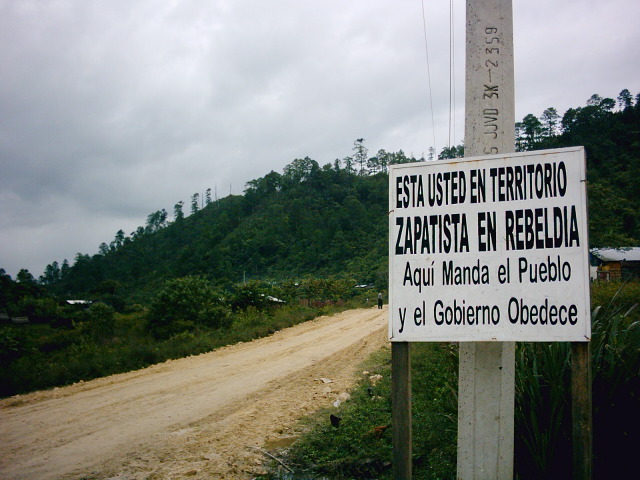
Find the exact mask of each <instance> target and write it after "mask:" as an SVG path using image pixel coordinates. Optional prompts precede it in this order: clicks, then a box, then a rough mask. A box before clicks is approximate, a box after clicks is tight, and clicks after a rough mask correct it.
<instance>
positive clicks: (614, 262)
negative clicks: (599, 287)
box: [589, 247, 640, 281]
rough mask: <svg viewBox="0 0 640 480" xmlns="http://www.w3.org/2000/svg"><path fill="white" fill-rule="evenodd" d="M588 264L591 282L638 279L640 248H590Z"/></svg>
mask: <svg viewBox="0 0 640 480" xmlns="http://www.w3.org/2000/svg"><path fill="white" fill-rule="evenodd" d="M589 262H590V264H591V267H592V274H591V278H592V280H594V279H597V280H605V281H608V280H629V279H632V278H635V279H640V247H625V248H592V249H591V250H590V251H589ZM594 267H595V269H594ZM594 270H595V271H594ZM594 277H595V278H594Z"/></svg>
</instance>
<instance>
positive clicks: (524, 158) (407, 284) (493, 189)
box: [389, 147, 591, 342]
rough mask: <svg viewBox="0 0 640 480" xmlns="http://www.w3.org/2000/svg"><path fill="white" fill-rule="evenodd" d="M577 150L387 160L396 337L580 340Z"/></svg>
mask: <svg viewBox="0 0 640 480" xmlns="http://www.w3.org/2000/svg"><path fill="white" fill-rule="evenodd" d="M585 182H586V179H585V155H584V149H583V148H582V147H574V148H564V149H557V150H545V151H538V152H526V153H513V154H508V155H500V156H498V155H494V156H483V157H475V158H464V159H455V160H447V161H437V162H427V163H419V164H416V163H413V164H402V165H393V166H391V167H390V168H389V212H390V213H389V232H390V234H389V280H390V281H389V288H390V295H389V297H390V304H389V311H390V313H389V316H390V321H389V337H390V338H391V340H392V341H402V342H415V341H474V342H478V341H524V342H526V341H587V340H588V339H589V337H590V336H591V321H590V311H589V308H590V304H589V263H588V238H587V214H586V183H585Z"/></svg>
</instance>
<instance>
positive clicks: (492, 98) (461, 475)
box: [458, 0, 515, 480]
mask: <svg viewBox="0 0 640 480" xmlns="http://www.w3.org/2000/svg"><path fill="white" fill-rule="evenodd" d="M466 36H467V41H466V104H465V139H464V140H465V141H464V148H465V156H466V157H473V156H478V155H489V154H501V153H505V154H507V153H512V152H514V151H515V100H514V80H513V78H514V76H513V10H512V0H467V30H466ZM514 394H515V343H514V342H461V343H460V369H459V385H458V479H462V480H468V479H478V480H479V479H509V480H511V479H512V478H513V419H514Z"/></svg>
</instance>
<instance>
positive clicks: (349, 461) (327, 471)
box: [264, 282, 640, 480]
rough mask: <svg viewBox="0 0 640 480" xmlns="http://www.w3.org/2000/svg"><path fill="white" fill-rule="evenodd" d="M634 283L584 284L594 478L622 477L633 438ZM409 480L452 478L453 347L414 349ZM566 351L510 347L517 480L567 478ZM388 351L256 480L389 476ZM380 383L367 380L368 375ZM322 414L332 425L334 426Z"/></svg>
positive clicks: (638, 438)
mask: <svg viewBox="0 0 640 480" xmlns="http://www.w3.org/2000/svg"><path fill="white" fill-rule="evenodd" d="M639 301H640V283H638V282H632V283H626V284H621V283H616V282H606V283H604V282H603V283H594V284H593V285H592V306H593V310H594V315H593V337H592V342H591V357H592V371H593V419H594V425H593V430H594V457H595V460H594V478H626V476H627V475H628V472H630V471H633V468H634V465H635V457H634V450H633V449H634V448H635V446H637V445H638V444H639V442H640V420H639V417H638V415H636V414H635V411H636V410H637V408H638V405H639V400H640V376H639V374H640V312H639V310H640V309H639V308H638V307H637V304H638V302H639ZM411 352H412V353H411V355H412V386H413V392H412V400H413V438H414V445H413V462H414V472H413V473H414V476H413V478H415V479H425V480H427V479H428V480H436V479H441V480H444V479H454V478H455V476H456V442H457V440H456V430H457V398H456V391H457V376H458V372H457V347H456V346H454V345H452V344H444V343H439V344H438V343H414V344H412V346H411ZM570 361H571V360H570V345H569V344H568V343H566V342H564V343H562V342H559V343H518V344H517V349H516V399H515V401H516V402H515V407H516V411H515V474H516V478H518V479H520V480H533V479H540V478H545V479H567V478H571V477H572V447H571V396H570V392H571V388H570ZM390 362H391V354H390V349H385V350H383V351H381V352H379V353H378V354H376V355H375V356H374V357H372V358H371V359H370V360H369V362H368V364H367V365H365V366H363V369H364V370H366V371H367V374H366V375H363V376H362V380H361V381H360V382H359V384H358V386H357V388H356V389H355V390H354V391H353V392H352V395H351V399H350V400H349V401H348V402H345V403H342V404H340V405H339V407H338V408H335V407H333V406H332V407H329V408H327V409H324V410H322V411H321V412H318V413H317V414H315V415H314V416H312V417H310V418H307V419H305V420H303V426H304V428H306V431H307V433H306V434H304V435H303V436H302V437H301V438H300V439H299V440H298V441H297V442H296V443H294V444H293V445H292V446H291V448H290V449H288V450H285V451H281V452H272V453H273V454H274V455H280V458H281V459H282V462H283V463H284V464H285V465H286V466H287V467H288V468H289V469H291V470H293V471H294V472H295V476H294V475H292V474H291V472H290V471H287V470H286V469H285V468H284V467H283V466H282V464H281V463H275V462H274V464H273V473H272V474H271V475H268V476H265V477H264V478H265V479H271V480H273V479H289V478H304V479H314V478H315V479H321V478H330V479H356V478H357V479H391V478H392V466H391V460H392V435H391V401H390V399H391V378H390V371H391V365H390ZM377 375H381V378H380V380H378V381H372V379H376V378H378V377H377ZM331 415H334V416H336V417H339V418H340V419H341V420H340V422H339V424H338V426H337V427H336V426H335V425H334V423H332V421H331V417H330V416H331Z"/></svg>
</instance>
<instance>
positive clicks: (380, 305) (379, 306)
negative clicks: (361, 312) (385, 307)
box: [378, 292, 382, 309]
mask: <svg viewBox="0 0 640 480" xmlns="http://www.w3.org/2000/svg"><path fill="white" fill-rule="evenodd" d="M381 308H382V292H380V293H378V309H381Z"/></svg>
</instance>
